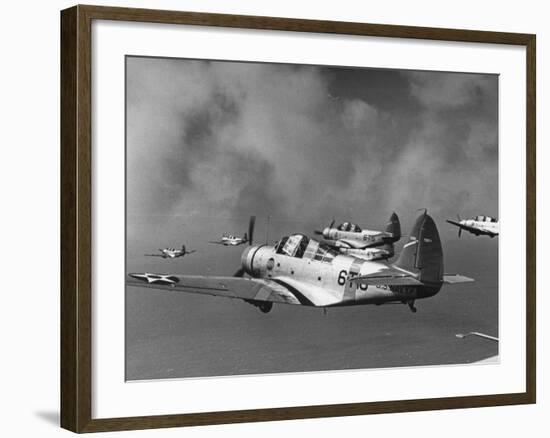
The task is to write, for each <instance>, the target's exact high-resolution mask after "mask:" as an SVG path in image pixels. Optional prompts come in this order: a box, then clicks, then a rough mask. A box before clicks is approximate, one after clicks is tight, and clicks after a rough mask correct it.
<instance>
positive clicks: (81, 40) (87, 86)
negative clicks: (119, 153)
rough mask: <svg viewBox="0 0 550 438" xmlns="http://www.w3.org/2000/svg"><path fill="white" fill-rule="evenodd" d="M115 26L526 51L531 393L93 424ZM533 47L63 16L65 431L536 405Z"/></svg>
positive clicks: (389, 32)
mask: <svg viewBox="0 0 550 438" xmlns="http://www.w3.org/2000/svg"><path fill="white" fill-rule="evenodd" d="M93 20H115V21H130V22H136V21H137V22H146V23H166V24H186V25H195V26H217V27H227V28H246V29H260V30H284V31H294V32H315V33H326V34H348V35H356V36H376V37H390V38H412V39H425V40H441V41H453V42H476V43H491V44H505V45H517V46H524V47H525V48H526V59H527V63H526V66H525V68H526V78H527V81H526V82H527V88H526V90H525V99H526V108H527V114H526V120H527V126H526V134H527V135H526V139H525V147H526V154H527V158H526V162H527V181H526V184H527V193H526V199H527V201H526V202H527V210H526V212H525V215H526V221H527V235H526V254H527V265H526V279H527V283H526V310H527V319H526V334H527V337H526V340H525V342H526V391H525V392H522V393H510V394H497V395H481V396H465V397H462V396H461V397H446V398H432V399H417V400H399V401H383V402H366V403H346V404H336V405H321V406H319V405H316V406H300V407H287V408H285V407H283V408H273V409H251V410H241V411H224V412H207V413H186V414H179V415H156V416H139V417H128V418H101V419H93V418H92V357H91V354H92V353H91V351H92V288H91V282H92V274H91V272H92V271H91V263H92V257H91V247H92V232H91V230H92V211H91V203H92V187H91V179H92V157H91V130H92V123H91V117H92V91H91V69H92V50H91V43H92V35H91V29H92V21H93ZM535 49H536V38H535V35H531V34H519V33H503V32H487V31H474V30H458V29H439V28H426V27H411V26H395V25H382V24H364V23H350V22H332V21H317V20H302V19H290V18H274V17H256V16H238V15H225V14H210V13H196V12H176V11H161V10H144V9H129V8H111V7H100V6H75V7H72V8H70V9H66V10H64V11H62V12H61V426H62V427H63V428H66V429H68V430H71V431H74V432H79V433H80V432H97V431H115V430H128V429H147V428H161V427H175V426H193V425H209V424H222V423H240V422H255V421H273V420H288V419H304V418H317V417H336V416H349V415H364V414H376V413H395V412H409V411H424V410H437V409H456V408H471V407H482V406H498V405H514V404H528V403H535V400H536V347H535V345H536V329H535V327H536V320H535V310H536V307H535V306H536V296H535V292H536V291H535V278H536V275H535V269H536V242H535V238H536V222H535V221H536V156H535V132H536V127H535V110H536V101H535V91H536V79H535V56H536V55H535Z"/></svg>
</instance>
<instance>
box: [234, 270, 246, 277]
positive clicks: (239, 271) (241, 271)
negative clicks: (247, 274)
mask: <svg viewBox="0 0 550 438" xmlns="http://www.w3.org/2000/svg"><path fill="white" fill-rule="evenodd" d="M243 275H244V268H239V270H238V271H237V272H235V273H234V274H233V277H242V276H243Z"/></svg>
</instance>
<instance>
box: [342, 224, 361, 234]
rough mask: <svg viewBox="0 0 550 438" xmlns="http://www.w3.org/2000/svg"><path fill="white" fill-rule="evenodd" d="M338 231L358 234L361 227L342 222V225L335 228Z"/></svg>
mask: <svg viewBox="0 0 550 438" xmlns="http://www.w3.org/2000/svg"><path fill="white" fill-rule="evenodd" d="M337 230H338V231H349V232H351V233H360V232H361V227H360V226H359V225H357V224H354V223H352V222H344V223H343V224H340V225H338V227H337Z"/></svg>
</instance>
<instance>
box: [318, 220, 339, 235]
mask: <svg viewBox="0 0 550 438" xmlns="http://www.w3.org/2000/svg"><path fill="white" fill-rule="evenodd" d="M335 222H336V219H334V218H332V222H331V223H330V225H329V226H328V228H329V229H331V228H332V227H333V226H334V223H335ZM313 232H314V233H315V234H318V235H319V236H322V235H323V232H322V231H320V230H313Z"/></svg>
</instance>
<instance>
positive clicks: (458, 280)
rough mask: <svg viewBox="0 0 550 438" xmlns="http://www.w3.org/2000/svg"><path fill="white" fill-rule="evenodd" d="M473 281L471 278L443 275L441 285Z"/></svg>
mask: <svg viewBox="0 0 550 438" xmlns="http://www.w3.org/2000/svg"><path fill="white" fill-rule="evenodd" d="M473 281H475V280H474V279H473V278H470V277H465V276H464V275H458V274H445V275H444V276H443V283H445V284H458V283H471V282H473Z"/></svg>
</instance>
